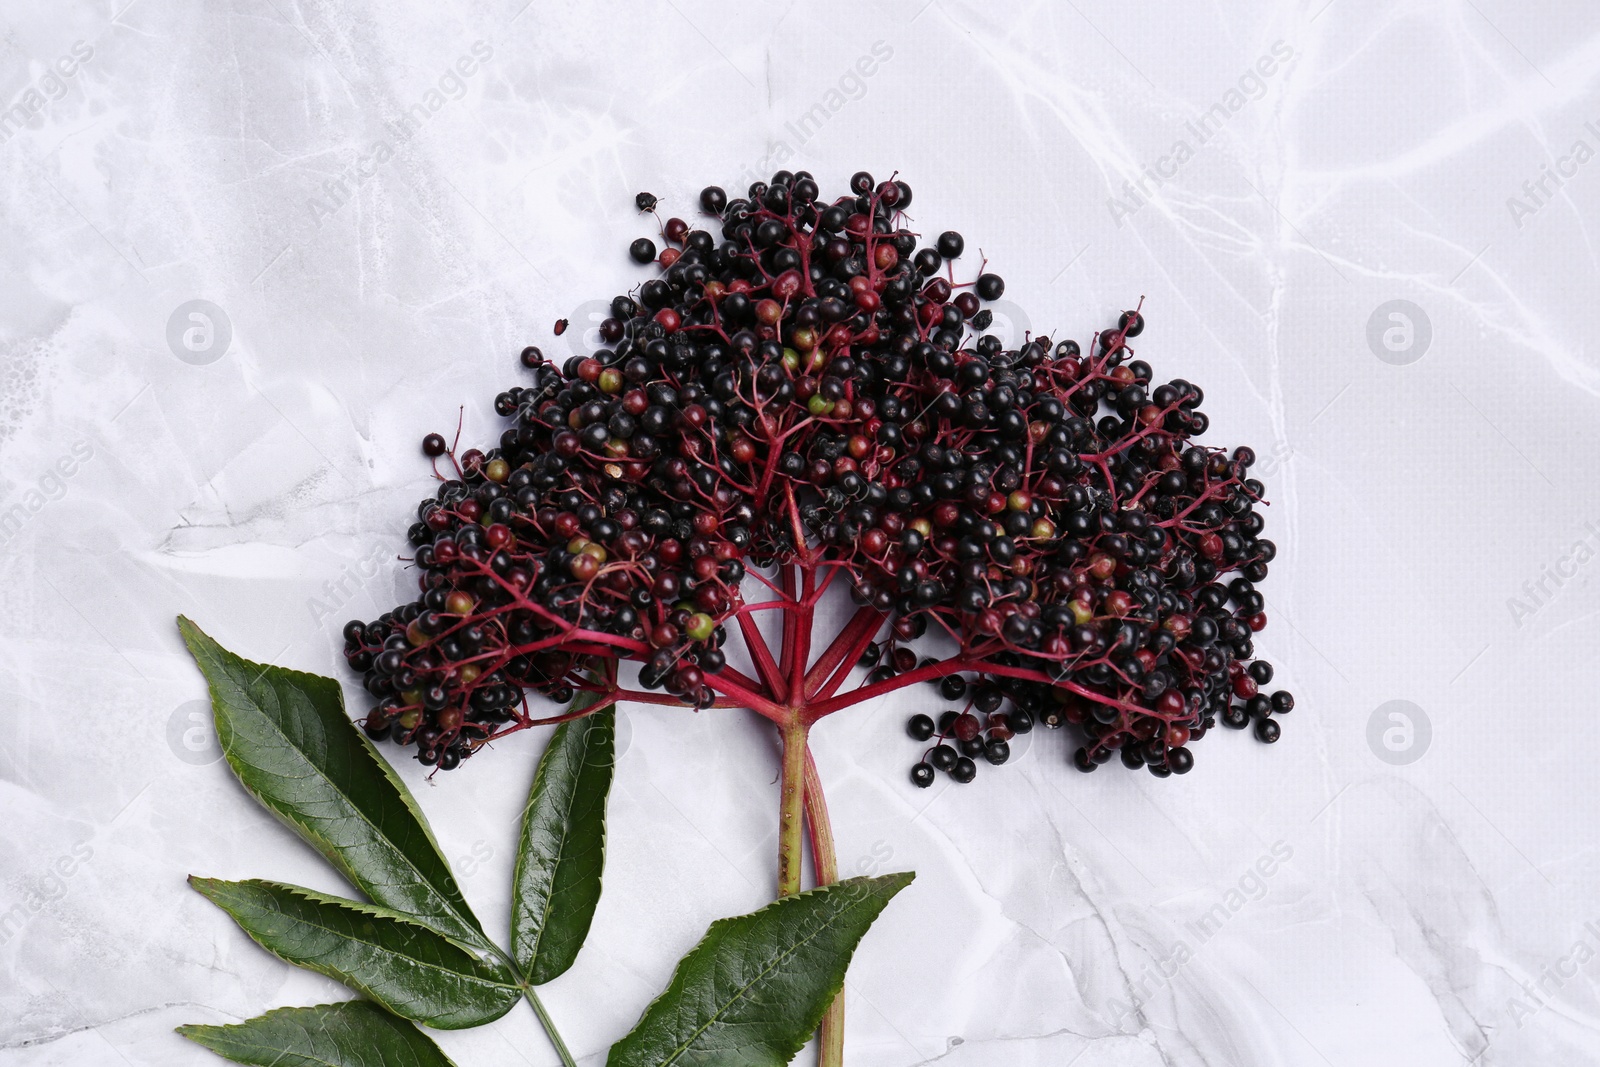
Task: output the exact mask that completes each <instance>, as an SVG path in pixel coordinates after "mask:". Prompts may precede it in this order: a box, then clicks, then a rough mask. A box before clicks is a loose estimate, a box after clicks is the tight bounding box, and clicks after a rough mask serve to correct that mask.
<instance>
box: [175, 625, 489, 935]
mask: <svg viewBox="0 0 1600 1067" xmlns="http://www.w3.org/2000/svg"><path fill="white" fill-rule="evenodd" d="M178 629H179V630H181V631H182V632H183V639H184V641H185V642H186V643H187V644H188V646H189V651H190V652H191V653H192V654H193V655H194V659H195V662H196V663H198V664H199V665H200V670H201V673H203V674H204V675H205V676H206V681H207V682H209V683H210V686H211V706H212V709H213V711H214V712H215V715H216V721H217V738H218V740H220V741H221V743H222V751H223V754H224V755H225V756H226V757H227V759H228V764H229V766H231V767H232V768H233V772H234V773H235V774H236V775H238V776H239V781H241V782H242V783H244V787H245V788H246V789H248V790H249V791H250V792H251V794H252V795H254V796H255V798H256V799H257V800H259V801H261V803H262V804H263V805H265V806H266V807H267V808H268V809H269V810H271V811H272V812H273V814H275V815H277V816H278V817H279V818H281V819H282V820H283V821H284V822H286V823H288V824H289V826H290V827H291V828H292V829H294V831H295V832H296V833H298V834H299V835H300V836H301V837H303V838H305V839H306V840H307V841H309V842H310V843H311V844H312V845H313V846H314V847H315V848H316V849H317V851H319V852H321V853H322V854H323V855H324V856H326V857H327V858H328V860H329V861H330V862H332V863H333V865H334V866H336V867H338V868H339V870H341V871H343V872H344V874H345V876H346V877H347V878H349V879H350V881H351V882H353V883H354V884H355V885H357V886H358V887H360V889H361V891H362V892H364V893H365V894H366V895H367V896H368V897H370V898H371V899H372V900H373V901H374V902H376V903H378V904H381V905H383V906H384V907H387V908H392V909H394V910H395V911H401V912H405V913H407V914H409V915H412V916H415V917H416V918H417V919H418V920H419V921H421V922H423V923H425V924H426V925H428V926H431V927H433V928H434V929H435V930H438V931H439V932H440V933H443V934H446V935H448V936H450V937H454V938H456V939H457V940H459V941H461V942H463V943H465V944H468V945H471V946H473V947H474V948H481V949H485V950H487V949H489V948H490V947H491V946H490V944H489V941H488V939H487V938H486V937H485V936H484V933H483V927H482V926H480V925H479V923H478V920H477V918H476V917H475V916H474V915H473V914H472V912H471V910H470V909H469V908H468V907H467V904H466V901H465V900H464V899H462V896H461V890H460V889H458V888H457V887H456V881H455V878H454V877H453V876H452V875H451V874H450V865H449V864H448V863H446V862H445V859H444V857H443V856H442V855H440V854H439V846H438V844H437V843H436V842H435V841H434V839H433V834H432V833H431V832H430V831H429V830H428V825H427V823H426V822H425V821H424V820H423V818H422V812H421V811H420V810H419V809H418V808H417V805H416V801H414V800H413V799H412V798H411V793H410V792H409V791H408V790H407V789H406V787H405V784H404V783H403V782H401V781H400V779H399V778H398V777H396V776H395V773H394V771H393V770H392V769H391V768H390V767H389V765H388V764H387V763H385V762H384V761H383V760H381V759H379V758H378V755H377V753H376V752H374V751H373V749H372V745H371V743H370V742H368V741H367V738H366V736H365V735H364V734H363V733H362V732H361V731H360V729H359V728H357V727H356V725H355V724H354V723H353V722H351V721H350V718H349V716H347V715H346V714H345V710H344V697H343V694H342V693H341V692H340V690H339V684H338V683H337V682H335V681H334V680H333V679H331V678H322V677H318V676H317V675H314V674H302V673H301V672H299V671H291V670H287V669H285V668H282V667H272V666H264V665H262V664H259V663H252V662H250V661H249V660H245V659H241V658H240V657H238V656H235V655H234V654H233V653H231V652H229V651H228V650H227V649H225V648H223V647H222V646H221V645H219V644H217V643H216V642H215V641H213V640H212V639H211V638H210V637H208V636H206V634H205V633H203V632H202V631H201V630H200V628H199V627H198V626H196V625H195V624H194V623H192V622H190V621H189V620H188V619H186V618H184V617H182V616H181V615H180V616H179V617H178Z"/></svg>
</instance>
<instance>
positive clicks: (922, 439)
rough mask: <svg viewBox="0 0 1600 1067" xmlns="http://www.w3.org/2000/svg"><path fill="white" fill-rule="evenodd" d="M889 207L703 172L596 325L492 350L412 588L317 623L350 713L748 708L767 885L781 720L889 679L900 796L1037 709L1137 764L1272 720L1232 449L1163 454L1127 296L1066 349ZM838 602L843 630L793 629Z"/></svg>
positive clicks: (432, 739)
mask: <svg viewBox="0 0 1600 1067" xmlns="http://www.w3.org/2000/svg"><path fill="white" fill-rule="evenodd" d="M911 202H912V192H911V188H910V187H909V186H908V185H907V184H906V183H904V182H902V181H897V180H889V181H884V182H877V181H875V180H874V179H873V178H872V176H870V175H868V174H866V173H858V174H856V175H855V176H853V177H852V178H851V179H850V186H849V191H848V193H846V194H845V195H842V196H837V197H831V198H829V197H824V196H823V195H822V192H821V190H820V188H819V186H818V183H817V182H816V181H815V180H814V179H813V178H812V176H811V175H810V174H807V173H805V172H799V173H789V172H787V171H780V172H779V173H777V174H775V175H773V176H772V179H771V181H770V182H757V183H756V184H754V185H752V186H751V187H750V188H749V190H748V191H747V193H746V195H745V196H743V197H738V198H733V199H730V198H729V197H728V195H727V194H726V193H725V192H724V191H723V190H722V189H720V188H716V187H711V188H707V189H706V190H705V191H704V192H703V193H702V194H701V197H700V207H701V208H702V210H703V211H704V212H705V213H706V214H707V215H708V216H710V217H709V218H708V219H707V221H705V222H704V223H702V224H701V225H699V226H691V225H690V224H689V223H687V222H685V221H683V220H682V219H679V218H675V217H674V218H668V219H667V220H666V222H665V223H664V224H662V226H661V232H660V234H659V235H658V236H659V237H660V239H661V242H662V250H661V251H660V252H659V253H657V252H656V244H655V242H654V241H653V240H650V239H648V238H643V237H641V238H640V239H639V240H637V241H635V242H634V243H633V246H632V248H631V250H630V251H631V254H632V256H633V258H634V259H635V260H639V261H641V263H642V264H643V265H644V269H646V270H648V271H649V276H648V277H646V278H644V279H642V280H641V281H640V282H639V284H637V285H634V286H632V287H630V289H629V292H628V293H627V294H626V295H621V296H617V297H616V298H615V299H614V300H612V302H611V305H610V309H611V314H610V317H608V318H606V319H605V320H604V321H603V322H602V323H601V324H600V328H599V337H600V342H601V347H599V348H597V349H596V350H595V351H594V352H592V353H590V354H589V355H587V356H582V357H574V358H572V359H569V360H567V361H566V363H565V364H564V365H562V366H557V365H555V364H554V363H551V362H549V361H547V360H546V359H545V358H544V357H543V356H542V354H541V353H540V351H539V350H538V349H537V348H528V349H526V350H525V351H524V352H523V353H522V363H523V366H524V376H523V378H522V381H521V383H520V384H518V385H516V386H514V387H512V388H510V389H508V390H506V391H505V392H503V393H501V394H500V395H499V396H498V397H496V398H495V407H496V410H497V411H498V412H499V414H500V415H502V416H504V417H505V418H506V419H507V420H508V421H507V424H506V427H505V429H504V431H503V432H502V433H501V435H500V439H499V442H498V444H497V445H496V446H495V447H492V448H490V449H487V450H483V451H480V450H478V449H470V450H466V451H458V450H456V449H455V448H454V447H450V446H447V444H446V442H445V440H444V439H443V438H442V437H440V436H438V435H430V436H429V437H428V438H427V439H426V440H425V441H424V451H425V452H426V453H427V454H428V455H430V456H433V457H435V459H436V467H437V465H438V464H439V463H441V462H443V463H447V464H448V469H447V471H446V472H445V473H446V475H447V476H441V480H440V484H439V486H438V489H437V492H436V493H435V494H434V496H432V497H431V498H429V499H427V500H424V501H423V502H422V503H421V505H420V506H419V507H418V509H417V518H416V522H415V524H414V525H413V526H412V527H411V531H410V539H411V543H412V545H413V546H414V549H415V551H414V556H413V560H414V565H415V569H416V573H417V580H418V597H417V599H416V601H415V602H413V603H409V604H405V605H402V606H400V607H398V608H396V609H395V610H393V611H391V612H389V613H387V614H385V615H383V616H382V617H381V618H379V619H376V620H374V621H372V622H352V623H350V624H349V625H348V626H347V627H346V629H345V639H346V655H347V657H348V659H349V662H350V665H351V667H352V668H353V669H354V670H356V671H358V672H360V673H361V675H362V679H363V682H364V684H365V686H366V688H367V690H368V692H369V693H371V695H372V698H373V707H372V710H371V711H370V712H369V713H368V715H367V716H366V719H365V726H366V729H367V731H368V733H369V734H371V736H373V737H374V738H380V739H381V738H388V739H390V740H392V741H394V742H395V743H396V744H399V745H402V746H409V747H411V748H412V749H413V750H414V751H415V752H416V755H417V758H418V759H420V760H421V761H422V762H424V763H427V764H436V765H437V766H438V767H440V768H441V769H449V768H452V767H455V766H456V765H458V764H459V763H460V762H461V761H462V760H464V759H466V758H467V757H469V756H471V755H473V754H474V753H476V752H479V751H481V750H483V749H484V748H485V747H486V746H487V745H488V743H489V742H491V741H493V740H494V739H496V738H500V737H504V736H506V735H508V734H510V733H513V732H515V731H518V730H521V729H525V728H527V727H529V726H532V725H536V724H540V723H547V722H554V721H559V720H561V719H564V718H570V717H575V716H578V715H582V714H586V713H588V712H589V711H591V710H593V709H594V708H595V707H597V706H602V705H603V703H604V702H606V701H612V700H618V699H621V700H633V701H643V702H647V703H656V704H672V703H681V704H684V705H689V706H692V707H695V708H707V707H712V706H718V707H743V708H749V709H751V710H753V711H755V712H756V713H758V714H760V715H762V716H765V717H766V718H767V719H769V720H771V721H772V723H773V724H774V725H775V726H776V728H777V730H778V732H779V735H780V737H781V738H782V742H783V745H784V759H783V770H782V779H781V786H780V814H781V818H782V822H781V834H780V863H779V866H780V885H781V886H782V887H783V889H784V891H785V892H789V891H793V890H794V889H796V888H797V887H798V886H799V884H800V871H799V867H798V863H799V857H800V854H801V850H800V847H799V842H800V835H801V833H802V828H803V826H804V824H805V823H806V822H807V821H808V814H809V821H810V823H811V827H812V833H813V839H814V843H815V845H816V849H815V852H816V856H817V860H818V864H819V870H818V876H819V877H824V876H826V877H827V878H831V865H832V845H831V837H830V833H829V830H828V826H827V822H826V818H825V807H824V806H823V803H822V798H821V795H820V788H819V786H818V778H817V776H816V774H815V771H814V768H812V769H808V768H809V764H810V753H809V750H808V748H807V744H806V737H807V733H808V731H809V729H810V727H811V726H812V725H813V724H814V723H815V722H817V721H818V720H819V719H821V718H823V717H824V716H827V715H831V714H833V713H835V712H837V711H840V710H842V709H844V708H847V707H851V706H853V705H856V704H861V703H863V702H865V701H870V700H872V699H873V698H874V697H877V696H881V695H883V694H886V693H889V692H891V691H893V690H896V689H899V688H902V687H905V686H912V685H922V684H927V685H931V686H934V687H936V688H937V691H938V693H939V697H940V700H941V710H942V713H941V714H937V715H920V714H919V715H917V716H915V717H913V718H912V719H911V720H910V722H909V723H908V724H907V731H908V733H909V734H910V736H911V738H912V739H913V740H914V741H915V743H916V744H917V745H918V746H919V751H920V753H921V755H920V757H919V758H918V759H917V760H916V762H915V766H914V767H913V770H912V773H911V780H912V782H913V783H915V784H916V785H919V786H927V785H929V784H930V783H932V782H933V781H935V780H936V779H937V777H938V775H939V774H941V773H943V774H947V775H949V776H950V777H951V778H952V779H954V780H955V781H957V782H970V781H972V780H973V779H974V777H975V776H976V775H977V772H978V769H979V768H980V767H983V766H985V765H999V764H1004V763H1006V762H1007V760H1008V759H1009V758H1010V754H1011V748H1010V745H1011V741H1012V739H1013V738H1014V737H1015V736H1016V735H1018V734H1024V733H1027V732H1028V731H1030V730H1033V729H1035V728H1036V727H1039V726H1043V727H1046V728H1050V729H1057V728H1065V729H1066V730H1068V731H1069V732H1070V733H1071V734H1072V735H1073V736H1074V738H1075V739H1076V744H1074V745H1070V746H1066V747H1065V749H1064V752H1065V753H1070V756H1069V757H1066V758H1070V759H1071V761H1072V762H1073V763H1075V764H1076V766H1077V767H1078V768H1080V769H1081V770H1085V771H1089V770H1094V769H1095V768H1096V767H1098V766H1099V765H1100V764H1103V763H1107V762H1110V761H1111V760H1113V759H1114V758H1115V759H1120V762H1121V763H1122V764H1124V765H1125V766H1127V767H1131V768H1140V767H1142V768H1145V769H1147V770H1148V771H1150V772H1151V773H1152V774H1155V775H1157V776H1159V777H1166V776H1168V775H1171V774H1183V773H1185V772H1187V771H1189V770H1190V769H1191V767H1192V766H1193V764H1194V755H1193V752H1194V746H1195V743H1196V742H1197V741H1199V740H1200V739H1201V738H1202V737H1204V736H1205V735H1206V734H1207V733H1208V732H1209V731H1211V730H1212V729H1213V728H1214V727H1215V726H1216V724H1217V723H1218V722H1219V721H1220V722H1221V723H1222V725H1224V726H1228V727H1234V728H1241V729H1242V728H1244V727H1246V726H1252V725H1253V729H1254V733H1255V736H1256V737H1257V738H1259V739H1260V740H1262V741H1269V742H1270V741H1275V740H1277V738H1278V733H1279V725H1278V720H1279V717H1280V716H1282V715H1283V714H1284V713H1286V712H1288V711H1289V710H1290V709H1291V708H1292V707H1293V706H1294V701H1293V698H1292V697H1291V696H1290V695H1289V694H1288V693H1287V692H1284V691H1281V690H1280V691H1276V692H1274V691H1272V690H1271V683H1272V677H1273V671H1272V667H1271V666H1270V665H1269V664H1267V663H1266V662H1264V661H1261V660H1256V659H1254V654H1255V648H1254V635H1255V634H1256V633H1257V632H1259V631H1260V630H1261V629H1262V628H1263V627H1265V626H1266V623H1267V615H1266V613H1265V609H1264V601H1263V598H1262V594H1261V593H1260V592H1259V591H1258V589H1257V584H1258V583H1260V582H1261V581H1262V580H1263V579H1264V578H1265V577H1266V575H1267V570H1268V566H1269V564H1270V563H1271V562H1272V559H1273V555H1274V551H1275V550H1274V546H1273V543H1272V542H1271V541H1269V540H1267V539H1265V538H1264V537H1262V526H1263V519H1262V514H1261V510H1260V508H1261V504H1262V500H1263V493H1264V487H1263V486H1262V484H1261V482H1259V481H1257V480H1256V479H1254V478H1253V477H1251V475H1250V468H1251V466H1252V463H1253V462H1254V458H1255V457H1254V454H1253V453H1252V452H1251V450H1250V449H1248V448H1237V449H1234V450H1233V451H1231V452H1228V451H1225V450H1222V449H1217V448H1211V447H1208V446H1205V445H1202V444H1199V443H1198V439H1199V438H1200V437H1201V436H1202V435H1203V434H1204V433H1205V431H1206V429H1207V418H1206V416H1205V415H1204V414H1202V412H1201V410H1200V407H1201V404H1202V401H1203V394H1202V392H1201V390H1200V388H1199V387H1198V386H1197V385H1194V384H1192V383H1191V382H1188V381H1184V380H1182V379H1173V380H1170V381H1163V380H1161V379H1159V378H1157V377H1156V375H1155V372H1154V370H1153V369H1152V367H1151V366H1150V364H1148V363H1146V362H1145V361H1144V360H1142V359H1138V358H1136V357H1135V354H1134V350H1133V347H1132V345H1133V342H1134V340H1135V339H1136V338H1138V337H1140V335H1141V334H1142V333H1143V331H1144V328H1145V320H1144V318H1143V316H1142V314H1141V313H1140V311H1138V310H1130V311H1125V312H1123V313H1122V314H1121V316H1120V317H1119V318H1118V319H1117V321H1116V324H1115V325H1114V326H1111V327H1109V328H1107V329H1105V330H1103V331H1102V332H1100V333H1099V334H1097V335H1095V336H1093V337H1092V338H1090V339H1089V341H1088V342H1087V343H1086V344H1085V345H1082V346H1080V345H1079V344H1078V343H1077V342H1075V341H1072V340H1059V341H1057V340H1054V339H1052V338H1050V337H1030V338H1027V339H1025V341H1024V342H1023V343H1021V344H1020V345H1019V346H1017V347H1012V348H1008V347H1007V346H1006V345H1005V344H1004V343H1002V341H1001V340H1000V339H999V338H998V337H996V336H995V335H993V334H991V333H988V332H986V331H987V330H988V328H989V326H990V325H991V321H992V318H993V316H992V313H991V312H990V311H989V310H988V309H986V308H985V306H984V305H985V303H986V302H988V301H992V300H994V299H996V298H998V297H999V296H1000V295H1001V294H1002V292H1003V291H1004V288H1005V286H1004V282H1003V281H1002V280H1001V278H1000V277H999V276H998V275H997V274H994V273H991V272H989V271H988V270H986V269H985V268H986V264H982V263H980V264H977V265H976V267H975V268H972V267H969V266H968V264H969V263H970V261H971V258H972V253H971V251H970V250H969V249H968V247H967V243H966V242H965V241H964V240H963V239H962V237H961V235H959V234H957V233H953V232H945V233H942V234H937V235H930V234H926V233H924V232H923V231H922V230H921V229H920V228H913V225H912V222H911V220H910V217H909V216H908V215H907V209H908V208H910V206H911ZM650 206H651V207H654V206H655V205H654V204H652V205H650ZM640 207H641V208H644V207H645V205H644V202H643V200H642V199H641V201H640ZM647 210H648V209H647ZM919 214H920V213H919ZM625 262H626V261H625V260H623V258H622V257H621V256H620V255H619V267H622V269H628V268H626V267H625V266H624V264H625ZM635 269H637V268H635ZM844 593H848V595H849V596H850V597H852V598H853V599H854V602H855V605H856V608H855V611H854V614H853V615H852V616H851V617H850V619H849V621H848V622H847V623H846V624H845V626H844V627H843V629H842V630H841V631H839V632H838V633H836V634H835V633H831V632H830V633H817V632H815V629H814V627H815V623H816V621H817V619H818V618H819V613H818V610H817V609H818V605H819V603H820V602H821V601H822V600H823V598H824V597H827V596H831V595H843V594H844ZM747 594H749V595H748V599H747ZM758 612H767V613H771V614H773V615H776V616H778V622H777V624H776V626H775V627H773V629H774V630H775V631H776V632H777V633H778V634H779V635H780V640H779V641H777V642H776V644H775V646H774V645H769V643H768V642H767V641H766V640H765V639H764V638H763V636H762V633H761V631H760V629H758V627H757V625H756V616H757V613H758ZM730 635H737V640H738V641H740V642H741V643H742V644H743V645H744V646H745V651H746V652H747V653H748V655H747V662H748V663H749V664H750V665H751V667H750V670H749V671H748V673H747V672H746V671H743V670H739V669H736V668H735V667H734V666H732V665H730V664H729V662H728V658H727V656H726V654H725V652H724V646H725V643H726V642H727V641H728V640H729V639H730ZM919 645H920V646H922V647H920V648H919ZM935 651H937V652H938V653H939V654H938V655H937V656H934V655H931V654H930V653H931V652H935ZM624 663H627V664H632V665H636V666H637V682H636V683H633V682H631V681H630V679H631V676H632V673H633V669H634V668H633V667H631V666H630V667H629V668H628V669H627V670H623V669H622V665H623V664H624ZM859 668H865V670H864V671H860V670H859ZM530 692H531V693H537V694H542V695H543V696H545V697H548V698H549V699H550V700H552V701H554V702H556V703H557V704H563V705H566V704H570V705H571V707H570V710H567V711H565V712H562V713H560V714H556V715H549V714H546V715H540V714H538V713H537V712H536V711H535V710H534V708H533V706H532V704H531V703H530V700H529V694H530ZM580 692H584V693H588V694H591V695H590V697H589V698H588V699H580V700H575V699H574V698H575V696H576V695H578V694H579V693H580Z"/></svg>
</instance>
